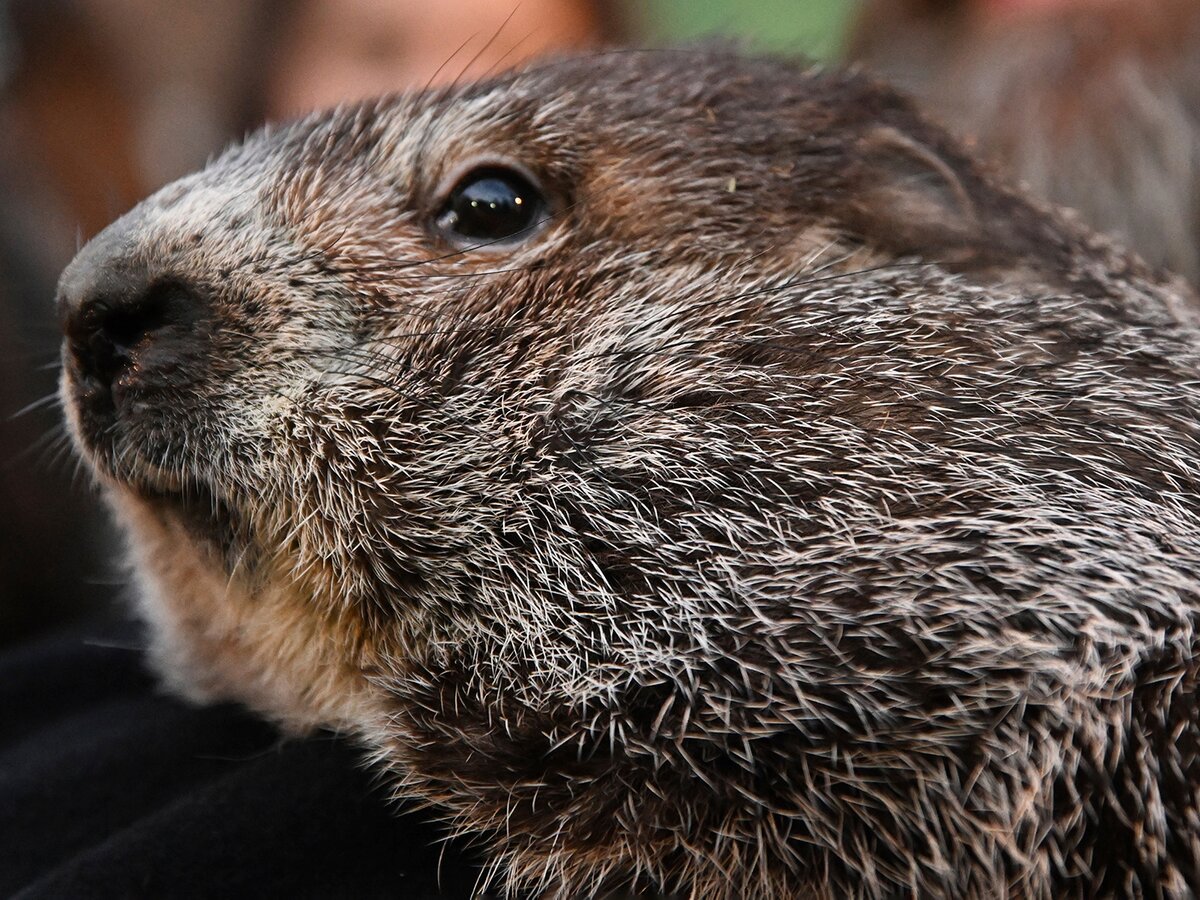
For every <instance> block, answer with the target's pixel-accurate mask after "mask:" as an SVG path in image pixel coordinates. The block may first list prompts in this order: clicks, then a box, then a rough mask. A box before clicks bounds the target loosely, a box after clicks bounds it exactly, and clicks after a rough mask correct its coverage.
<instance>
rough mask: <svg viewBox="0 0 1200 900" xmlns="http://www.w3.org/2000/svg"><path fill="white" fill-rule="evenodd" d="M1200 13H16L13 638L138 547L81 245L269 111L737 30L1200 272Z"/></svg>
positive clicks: (0, 25)
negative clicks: (939, 126)
mask: <svg viewBox="0 0 1200 900" xmlns="http://www.w3.org/2000/svg"><path fill="white" fill-rule="evenodd" d="M1198 21H1200V2H1197V0H862V2H853V0H628V2H625V3H620V2H611V0H519V2H518V0H438V2H436V3H429V2H420V0H206V2H203V3H199V2H195V0H0V645H3V644H6V643H10V642H13V641H15V640H17V639H19V638H23V637H27V636H30V635H32V634H34V633H36V632H38V631H39V630H45V629H47V628H50V627H52V626H54V625H56V624H61V623H64V622H68V621H71V620H73V619H78V618H80V617H83V616H88V615H96V614H99V613H101V612H103V611H104V610H106V609H107V608H109V606H110V605H111V603H112V601H113V598H114V597H116V596H117V595H119V593H120V592H121V584H122V582H123V575H122V572H121V569H120V566H119V558H120V552H119V547H118V539H117V538H116V537H115V536H114V535H113V533H112V531H111V529H110V528H109V526H108V525H107V523H106V520H105V517H104V515H103V513H102V511H101V510H100V509H99V504H98V502H97V500H96V499H95V498H94V497H93V496H92V493H91V491H90V490H89V488H88V484H87V479H86V477H85V476H83V475H82V474H81V473H80V472H79V469H78V466H77V465H76V463H75V461H74V456H73V454H72V452H71V450H70V447H69V445H68V442H67V441H66V438H65V435H64V432H63V430H62V427H61V424H60V418H61V416H60V411H59V409H58V407H57V403H56V400H55V396H54V391H55V382H56V374H57V373H56V370H57V352H58V349H57V348H58V337H57V331H56V326H55V323H54V317H53V312H52V299H53V296H54V286H55V281H56V279H57V277H58V273H59V271H60V270H61V269H62V267H63V266H64V265H65V264H66V263H67V262H68V261H69V260H70V258H71V256H72V255H73V254H74V253H75V251H76V249H77V248H78V247H79V246H80V245H81V244H82V243H83V242H84V241H86V240H87V239H88V238H89V237H91V236H92V235H94V234H95V233H97V232H98V231H99V230H100V229H101V228H103V227H104V225H105V224H107V223H108V222H110V221H111V220H112V219H114V218H115V217H117V216H118V215H120V214H121V213H122V212H124V211H125V210H127V209H129V208H130V207H131V206H133V205H134V204H135V203H136V202H137V201H138V200H139V199H140V198H142V197H144V196H146V195H147V194H149V193H151V192H152V191H154V190H155V189H156V188H158V187H159V186H161V185H163V184H165V183H166V182H168V181H171V180H173V179H174V178H176V177H178V176H180V175H182V174H185V173H186V172H188V171H190V170H192V169H195V168H197V167H199V166H201V165H203V164H204V161H205V160H206V159H207V158H209V157H210V156H211V155H212V154H214V153H215V152H217V151H219V150H220V149H221V148H222V147H223V146H224V145H226V144H227V143H228V142H229V141H231V140H235V139H236V138H237V137H239V136H240V135H242V134H244V133H245V132H246V131H247V130H249V129H251V128H253V127H255V126H256V125H258V124H259V123H261V122H263V121H265V120H268V119H279V118H287V117H290V116H295V115H297V114H300V113H302V112H304V111H306V110H309V109H313V108H316V107H322V106H327V105H332V104H335V103H338V102H341V101H344V100H352V99H356V98H359V97H363V96H368V95H371V94H377V93H382V92H385V91H390V90H399V89H404V88H406V87H411V86H421V85H423V84H426V83H430V82H445V81H453V80H455V79H459V78H472V77H476V76H480V75H484V74H487V73H488V72H492V71H497V70H500V69H503V68H506V67H509V66H514V65H519V64H520V63H522V62H524V61H527V60H528V59H530V58H533V57H536V56H538V55H540V54H544V53H548V52H555V51H561V50H564V49H578V48H591V47H597V46H602V45H606V44H614V43H619V44H630V45H635V46H662V45H668V44H677V43H680V42H686V41H691V40H695V39H698V38H701V37H703V36H707V35H728V36H732V37H735V38H737V39H739V40H741V41H742V42H743V44H744V45H745V46H747V47H748V48H750V49H758V50H768V51H771V52H783V53H788V54H798V55H806V56H810V57H814V58H817V59H822V60H843V61H848V62H856V63H862V64H864V65H866V66H868V67H869V68H871V69H872V70H873V71H876V72H879V73H882V74H884V75H886V76H888V77H889V78H892V79H894V80H895V81H897V82H898V83H900V84H902V85H903V86H904V87H905V89H906V90H909V91H912V92H913V93H914V94H916V95H919V96H920V97H921V99H922V101H923V102H924V103H926V104H927V105H928V108H929V109H930V110H932V111H933V113H934V114H935V115H936V116H938V117H940V118H942V119H943V120H944V121H945V122H947V123H948V124H949V125H951V126H952V127H953V128H955V129H957V130H958V131H959V132H960V133H961V134H962V135H963V137H964V138H966V139H967V140H968V141H970V142H972V143H973V144H974V145H975V146H976V147H977V148H978V149H979V151H980V152H981V153H982V154H983V155H985V156H988V157H990V158H991V159H992V160H993V161H994V162H995V163H996V164H997V165H1000V166H1004V167H1007V168H1009V170H1010V171H1011V173H1012V174H1013V175H1014V176H1015V177H1017V178H1019V179H1021V180H1023V181H1025V182H1026V183H1027V184H1028V185H1029V186H1030V187H1031V188H1032V189H1033V190H1035V191H1037V192H1038V193H1041V194H1042V195H1043V196H1045V197H1047V198H1049V199H1052V200H1054V201H1056V202H1059V203H1064V204H1067V205H1071V206H1075V207H1078V208H1080V209H1081V211H1082V212H1083V213H1084V215H1085V216H1087V217H1088V218H1089V219H1091V220H1092V221H1093V222H1094V223H1095V224H1097V226H1098V227H1101V228H1103V229H1106V230H1109V231H1113V232H1115V233H1117V234H1118V235H1121V236H1122V237H1123V238H1124V239H1126V240H1129V241H1132V242H1133V243H1135V244H1136V245H1137V246H1138V248H1139V249H1140V250H1141V251H1142V252H1143V253H1144V254H1145V255H1146V256H1147V258H1148V259H1150V260H1151V261H1152V262H1154V263H1155V264H1165V265H1168V266H1171V267H1173V268H1175V269H1177V270H1179V271H1181V272H1183V273H1184V274H1186V275H1189V276H1191V277H1196V275H1197V274H1200V264H1198V262H1197V252H1198V242H1197V240H1196V239H1195V235H1196V232H1197V230H1200V224H1198V223H1200V202H1198V201H1197V187H1196V186H1197V184H1198V183H1200V175H1198V174H1197V173H1198V172H1200V127H1198V126H1197V122H1198V120H1200V112H1198V110H1200V95H1198V92H1200V53H1198V52H1197V49H1198V48H1200V38H1198V37H1197V22H1198Z"/></svg>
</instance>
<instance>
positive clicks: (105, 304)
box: [58, 262, 207, 403]
mask: <svg viewBox="0 0 1200 900" xmlns="http://www.w3.org/2000/svg"><path fill="white" fill-rule="evenodd" d="M81 268H82V271H80V270H79V269H76V271H74V272H73V273H72V278H71V279H70V283H69V284H64V286H63V288H62V289H61V290H60V293H59V297H58V307H59V317H60V321H61V323H62V327H63V331H64V333H65V335H66V339H67V343H66V348H67V353H68V355H69V359H68V361H67V362H68V365H69V366H71V367H72V368H73V373H72V374H73V375H74V377H76V378H77V379H78V381H79V382H80V384H81V386H82V387H83V388H85V389H86V392H87V393H88V394H89V395H91V397H92V399H93V402H107V403H111V402H113V401H114V400H119V399H120V394H121V393H122V392H123V391H124V390H127V389H130V388H133V387H136V386H142V387H146V386H153V385H154V384H155V383H156V382H158V383H162V382H164V381H170V380H172V379H173V377H174V376H176V375H178V374H179V373H180V371H181V370H182V369H183V368H184V366H185V363H186V359H187V357H188V356H189V355H190V350H191V349H192V345H193V344H194V343H195V336H196V335H195V333H196V330H197V327H196V326H197V323H198V322H199V321H200V320H201V319H202V317H203V315H204V309H205V307H206V305H207V304H206V302H205V293H204V291H203V290H201V289H200V288H199V287H197V286H196V285H195V284H192V283H190V282H189V281H188V280H187V279H185V278H180V277H177V276H173V275H153V274H151V273H150V272H147V271H144V270H141V269H138V268H135V267H130V266H128V265H121V264H119V263H115V262H105V263H101V264H96V265H92V266H88V265H84V266H82V267H81Z"/></svg>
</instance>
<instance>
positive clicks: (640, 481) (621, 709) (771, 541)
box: [59, 50, 1200, 898]
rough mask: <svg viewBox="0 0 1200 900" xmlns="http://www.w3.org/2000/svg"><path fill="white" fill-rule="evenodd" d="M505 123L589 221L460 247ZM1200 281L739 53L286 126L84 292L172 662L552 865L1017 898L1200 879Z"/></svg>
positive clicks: (116, 249)
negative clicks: (476, 186) (1192, 287)
mask: <svg viewBox="0 0 1200 900" xmlns="http://www.w3.org/2000/svg"><path fill="white" fill-rule="evenodd" d="M502 160H511V161H512V162H513V163H514V164H516V165H519V166H521V167H522V168H523V169H525V170H526V171H528V172H530V173H531V174H532V176H533V177H534V178H535V179H536V180H537V181H538V182H540V184H541V185H542V186H543V188H544V192H545V194H546V197H547V202H548V204H549V210H550V218H549V220H548V221H547V222H546V224H545V227H543V228H542V229H541V230H539V231H538V232H537V233H536V234H534V235H532V236H530V237H528V238H526V239H525V240H522V241H517V242H515V243H513V242H510V243H508V244H503V245H499V244H497V245H490V246H489V245H484V246H475V247H471V248H468V249H465V250H464V249H463V248H461V247H459V246H456V245H454V244H452V243H448V242H447V241H446V240H445V239H444V238H443V237H442V236H441V235H440V233H439V232H438V231H437V229H436V227H435V226H434V225H433V223H434V222H435V221H436V218H437V211H438V209H439V207H440V203H441V198H442V197H443V196H444V194H445V191H446V190H447V189H448V185H449V184H452V183H453V182H454V181H455V179H456V178H457V177H458V175H459V173H461V172H463V171H464V169H466V168H469V167H470V165H471V164H472V161H477V162H478V161H487V162H490V163H494V162H496V161H502ZM156 292H157V293H156ZM163 292H165V294H164V293H163ZM150 296H158V298H159V301H160V302H161V307H162V308H164V309H166V310H167V311H168V313H169V315H168V313H164V314H162V315H163V316H165V318H163V317H160V318H158V319H154V320H151V319H149V318H145V319H144V320H143V321H142V323H141V324H140V325H139V329H140V330H139V331H138V332H137V333H136V334H135V335H134V337H133V338H131V339H130V340H131V342H132V349H131V350H130V351H129V352H130V354H131V356H130V358H129V360H128V362H127V364H125V365H124V366H123V367H122V368H120V369H119V370H118V371H117V372H116V374H115V375H114V376H113V380H112V383H111V384H109V383H108V381H107V380H105V381H101V380H100V379H98V378H97V376H96V373H95V371H93V368H91V366H92V365H93V364H90V363H89V362H88V359H89V356H88V354H89V352H91V351H90V350H89V341H90V340H92V339H93V338H94V328H95V321H96V319H97V317H102V316H105V315H108V314H109V311H111V310H112V309H114V308H125V307H129V305H130V304H135V306H134V307H133V308H135V309H138V310H142V309H144V306H143V305H140V304H144V301H145V298H146V297H150ZM164 297H165V298H166V299H163V298H164ZM131 298H132V299H131ZM1191 301H1192V297H1191V295H1190V293H1189V292H1188V291H1187V290H1186V289H1185V288H1184V287H1182V286H1181V285H1180V284H1179V283H1178V282H1174V281H1169V280H1162V279H1159V278H1156V277H1154V276H1152V275H1151V274H1150V273H1148V272H1147V270H1146V269H1145V267H1144V266H1143V265H1142V264H1141V263H1140V262H1139V261H1138V260H1136V259H1135V258H1133V257H1130V256H1128V255H1127V254H1125V253H1124V252H1123V251H1121V250H1119V249H1116V248H1114V247H1113V246H1111V245H1110V244H1108V243H1107V242H1106V241H1105V240H1103V239H1101V238H1097V237H1094V236H1092V235H1090V234H1089V233H1087V232H1085V231H1083V230H1082V229H1080V228H1079V227H1078V226H1076V225H1074V224H1072V223H1071V222H1069V221H1067V220H1066V219H1064V218H1062V217H1061V216H1059V215H1058V214H1056V213H1053V212H1050V211H1047V210H1044V209H1041V208H1039V207H1038V206H1036V205H1034V204H1032V203H1031V202H1029V201H1028V200H1026V199H1025V198H1024V197H1022V196H1021V195H1020V194H1018V193H1015V192H1013V191H1012V190H1010V189H1008V188H1006V187H1004V186H1002V185H1000V184H997V183H996V182H995V181H994V180H993V179H992V178H991V177H990V176H989V175H988V174H987V173H986V172H985V171H983V170H981V169H980V168H979V167H978V166H977V165H976V164H975V163H974V162H972V160H971V159H970V158H969V157H968V156H967V155H965V154H964V153H963V152H962V151H961V149H960V148H959V147H958V146H957V145H956V144H955V143H954V142H953V141H952V140H951V139H950V138H948V137H947V136H946V135H945V134H944V133H943V132H941V131H940V130H939V129H937V128H936V127H934V126H932V125H930V124H929V123H927V122H926V121H925V120H924V119H923V118H921V117H920V116H919V115H917V114H916V113H915V112H914V111H913V109H912V108H911V107H910V106H909V105H908V104H907V103H906V102H905V101H903V100H901V99H900V98H898V97H897V96H896V95H895V94H894V93H892V92H891V91H890V90H888V89H886V88H884V87H882V86H880V85H878V84H875V83H872V82H870V81H868V80H865V79H863V78H860V77H854V76H848V75H843V74H837V73H824V72H820V71H812V70H804V69H802V68H800V67H797V66H794V65H791V64H787V63H783V62H778V61H771V60H753V59H743V58H740V57H738V56H736V55H734V54H730V53H725V52H722V51H717V50H705V51H678V52H659V53H612V54H607V55H601V56H594V57H587V58H581V59H576V60H565V61H562V62H559V63H556V64H550V65H547V66H544V67H540V68H536V69H532V70H529V71H527V72H524V73H518V74H514V75H511V76H505V77H503V78H501V79H498V80H496V81H492V82H486V83H482V84H479V85H470V86H464V87H459V88H454V89H449V90H445V91H437V92H433V93H426V94H417V95H413V96H406V97H398V98H387V99H384V100H380V101H378V102H374V103H368V104H364V105H360V106H355V107H350V108H346V109H342V110H338V111H335V112H332V113H328V114H323V115H319V116H314V117H312V118H309V119H306V120H304V121H302V122H300V123H297V124H294V125H291V126H286V127H284V128H281V129H278V130H272V131H268V132H264V133H261V134H259V135H256V136H253V137H251V138H250V139H249V140H248V142H247V143H246V144H245V145H243V146H241V147H239V148H234V149H233V150H231V151H229V152H228V153H227V154H226V155H225V156H224V157H222V158H221V159H219V160H217V161H216V162H214V163H213V164H212V166H210V167H209V169H207V170H205V171H204V172H201V173H199V174H197V175H195V176H193V177H191V178H189V179H186V180H184V181H182V182H180V183H178V184H177V185H175V186H172V187H170V188H167V189H165V190H164V192H162V193H160V194H159V195H157V196H155V197H153V198H151V199H150V200H148V201H147V202H146V203H145V204H143V206H142V207H140V208H139V209H138V210H136V211H134V212H133V213H131V214H130V215H129V216H127V217H126V218H125V219H123V220H121V221H120V222H118V223H116V224H115V225H113V226H112V227H111V228H110V229H109V231H108V232H106V233H105V234H103V235H101V236H100V237H99V238H98V239H97V240H96V241H95V242H93V243H92V244H91V245H89V246H88V247H87V248H85V249H84V251H83V252H82V253H81V254H80V256H79V258H78V259H77V260H76V261H75V262H74V263H73V264H72V266H71V267H70V269H68V271H67V272H66V273H65V274H64V276H63V281H62V286H61V294H60V301H59V302H60V309H61V311H62V315H63V320H64V325H65V327H66V329H67V333H68V337H69V339H68V342H67V349H66V357H65V359H66V371H65V375H64V393H65V396H66V399H67V401H68V408H69V411H70V416H71V423H72V427H73V429H74V432H75V434H76V435H77V437H78V439H79V442H80V445H81V447H82V449H83V452H84V454H85V456H86V457H87V459H88V460H89V461H90V462H91V463H92V465H93V466H94V468H95V470H96V472H97V475H98V477H99V479H100V481H101V483H102V484H103V485H104V488H105V491H106V492H107V494H108V495H109V496H110V497H111V498H112V500H113V502H114V505H115V507H116V509H117V512H118V515H119V516H120V518H121V519H122V520H123V521H124V522H125V523H126V525H127V526H128V528H129V530H130V534H131V538H132V541H133V544H134V547H135V554H134V556H135V562H136V564H137V566H138V569H139V572H140V575H141V582H142V586H143V587H142V598H143V603H144V606H145V607H146V609H147V611H148V615H149V618H150V619H151V621H152V622H153V624H154V625H155V628H156V630H157V632H158V633H159V635H160V645H159V653H158V659H159V663H160V665H161V666H162V667H163V668H164V669H165V670H167V671H168V672H169V673H171V674H170V676H169V677H171V678H172V679H173V680H174V681H175V682H177V683H182V684H185V685H187V686H188V688H187V689H188V690H190V691H192V692H193V693H197V694H200V695H202V696H205V697H233V698H239V699H242V700H243V701H245V702H247V703H249V704H250V705H252V706H254V707H255V708H258V709H261V710H262V711H264V712H266V713H268V714H270V715H273V716H275V717H277V718H279V719H281V720H282V721H284V722H286V723H289V724H291V725H292V726H295V727H304V726H317V725H335V726H338V727H341V728H345V729H350V730H353V731H354V732H355V733H356V734H358V735H359V737H360V738H361V739H362V740H363V741H364V742H365V743H366V744H367V746H368V747H369V748H370V749H371V752H372V756H373V758H374V760H375V761H376V764H377V765H379V766H380V767H382V768H383V769H384V770H385V771H387V772H388V773H390V774H391V775H392V776H393V777H394V779H395V782H396V784H397V785H398V787H399V789H400V791H401V792H402V793H404V794H406V795H407V796H411V797H416V798H419V799H421V800H423V801H426V802H429V803H432V804H436V805H437V806H438V808H439V809H441V810H442V811H443V812H444V813H445V815H446V816H447V817H448V818H450V819H451V820H452V821H454V822H455V823H456V824H457V825H458V826H460V827H461V828H462V829H463V830H464V831H467V832H470V833H474V834H477V835H479V836H480V837H481V838H482V839H484V840H486V841H487V842H488V845H489V847H490V848H491V850H492V852H493V859H494V861H495V878H496V880H497V881H498V882H499V883H501V884H502V885H504V886H505V887H506V888H509V889H512V890H518V889H532V890H535V891H539V892H541V893H543V894H544V895H546V896H556V897H575V896H581V895H586V894H588V893H590V892H593V891H651V890H653V891H662V892H666V893H673V894H679V895H681V896H692V897H706V898H707V897H745V896H757V897H774V898H783V897H793V896H814V897H847V896H864V897H880V896H885V895H887V896H891V895H895V894H901V893H910V894H914V895H921V896H946V897H981V898H982V897H987V898H994V897H1002V896H1092V895H1095V894H1097V893H1100V894H1104V893H1113V892H1117V891H1128V892H1141V893H1142V894H1143V895H1147V896H1149V895H1155V894H1164V895H1166V894H1169V895H1172V896H1187V895H1189V892H1190V891H1191V890H1192V889H1193V887H1194V886H1195V884H1196V883H1197V877H1198V873H1200V869H1198V866H1200V853H1198V852H1197V843H1198V834H1197V832H1196V826H1195V821H1196V815H1197V810H1198V809H1200V803H1198V802H1197V796H1196V786H1195V780H1196V779H1195V775H1196V771H1195V770H1196V754H1197V753H1198V752H1200V730H1198V728H1197V722H1196V714H1195V709H1194V704H1193V703H1192V697H1193V693H1194V683H1195V678H1196V668H1197V657H1196V653H1195V650H1196V646H1195V643H1196V638H1195V623H1196V616H1197V611H1198V610H1200V596H1198V594H1197V584H1198V583H1200V582H1198V580H1197V576H1200V527H1198V526H1200V500H1197V498H1198V497H1200V490H1198V488H1200V468H1198V466H1197V461H1196V459H1197V457H1196V449H1197V436H1198V434H1200V388H1198V387H1197V385H1196V383H1195V380H1194V374H1193V373H1194V372H1195V371H1196V367H1197V364H1198V363H1200V358H1198V357H1197V354H1196V350H1195V346H1196V339H1197V337H1198V332H1197V328H1196V324H1195V322H1194V315H1193V313H1191V312H1190V303H1191ZM122 304H124V305H125V306H124V307H123V306H122ZM139 315H143V316H144V315H145V314H144V313H142V312H139ZM134 339H136V340H134ZM107 377H108V376H105V378H106V379H107Z"/></svg>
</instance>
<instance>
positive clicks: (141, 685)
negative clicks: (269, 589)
mask: <svg viewBox="0 0 1200 900" xmlns="http://www.w3.org/2000/svg"><path fill="white" fill-rule="evenodd" d="M131 634H132V633H131V632H130V631H129V630H128V629H120V630H117V631H115V632H114V631H112V630H108V631H107V632H100V633H95V632H93V633H92V635H91V636H87V635H81V634H77V635H72V636H59V637H56V638H54V639H50V640H44V641H42V642H40V643H38V644H35V645H30V646H26V647H21V648H17V649H11V650H8V651H5V652H4V654H3V655H0V896H3V897H9V896H16V897H21V898H27V900H33V898H46V900H49V898H55V900H58V898H63V897H71V898H110V897H111V898H117V897H121V898H127V897H154V898H159V897H170V898H173V897H353V898H359V897H362V898H370V897H403V898H424V897H450V898H457V897H462V898H466V897H470V896H471V892H472V888H473V887H474V885H475V883H476V879H477V878H478V875H479V868H478V867H477V865H476V863H475V860H474V859H473V858H472V857H471V856H470V853H469V850H467V849H465V848H464V847H462V846H461V845H459V844H458V843H455V842H447V841H446V840H445V835H444V833H443V832H442V831H441V830H440V828H439V827H438V826H436V825H435V824H434V823H433V821H432V819H431V818H429V817H427V816H424V815H422V814H420V813H416V812H412V811H407V810H404V809H403V808H402V807H400V806H398V805H396V804H392V803H389V802H388V800H387V795H386V791H385V790H384V789H383V788H382V787H381V786H380V785H379V784H378V783H377V781H376V779H373V778H372V777H371V776H370V775H369V774H368V773H367V772H366V771H364V769H363V766H362V764H361V761H360V754H359V753H358V752H357V751H356V750H355V748H354V747H353V746H351V745H350V744H349V743H347V742H345V741H342V740H339V739H336V738H334V737H331V736H323V737H317V738H313V739H308V740H285V739H283V738H281V737H280V735H279V734H278V733H277V732H276V731H274V730H273V729H272V728H271V727H270V726H268V725H265V724H263V723H262V722H260V721H258V720H256V719H254V718H252V717H250V716H249V715H247V714H246V713H244V712H242V711H240V710H238V709H236V708H233V707H228V706H223V707H210V708H207V709H197V708H193V707H190V706H187V705H185V704H183V703H180V702H178V701H176V700H173V699H170V698H167V697H163V696H161V695H160V694H159V693H158V692H157V691H156V689H155V686H154V683H153V681H152V680H151V679H150V678H149V677H148V676H147V675H146V674H145V673H144V670H143V666H142V662H141V655H140V654H139V653H138V651H137V650H136V649H134V648H133V647H132V644H133V643H136V638H132V637H131Z"/></svg>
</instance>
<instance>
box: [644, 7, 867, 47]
mask: <svg viewBox="0 0 1200 900" xmlns="http://www.w3.org/2000/svg"><path fill="white" fill-rule="evenodd" d="M629 8H630V10H631V13H632V20H633V21H632V24H633V26H634V30H635V33H636V34H637V35H638V36H639V38H640V41H639V42H640V43H642V44H644V45H646V46H662V45H664V44H678V43H681V42H685V41H692V40H696V39H698V38H701V37H705V36H710V35H729V36H732V37H735V38H737V39H740V40H744V41H746V43H747V45H748V46H749V47H751V48H753V49H757V50H774V51H783V52H788V53H795V54H804V55H807V56H812V57H815V58H818V59H828V58H829V57H831V56H833V55H835V54H836V53H837V51H838V49H839V47H840V42H841V37H842V33H843V31H844V30H845V27H846V23H847V21H848V20H849V18H850V15H851V13H853V11H854V4H853V3H851V2H849V0H641V2H634V3H631V4H630V5H629Z"/></svg>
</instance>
